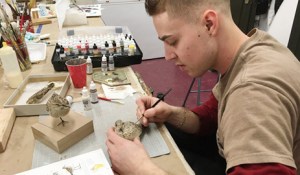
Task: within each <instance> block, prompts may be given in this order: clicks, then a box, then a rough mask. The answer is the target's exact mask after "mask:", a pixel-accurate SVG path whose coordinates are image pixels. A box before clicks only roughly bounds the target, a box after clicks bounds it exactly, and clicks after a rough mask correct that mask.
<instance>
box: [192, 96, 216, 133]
mask: <svg viewBox="0 0 300 175" xmlns="http://www.w3.org/2000/svg"><path fill="white" fill-rule="evenodd" d="M192 111H193V112H194V113H195V114H197V115H198V116H199V119H200V122H201V127H200V130H199V132H198V133H199V135H201V136H204V135H209V134H212V133H214V132H216V130H217V127H218V101H217V99H216V98H215V96H214V95H213V93H211V95H210V98H209V99H208V100H207V101H206V102H205V103H203V104H202V105H201V106H197V107H196V108H194V109H192Z"/></svg>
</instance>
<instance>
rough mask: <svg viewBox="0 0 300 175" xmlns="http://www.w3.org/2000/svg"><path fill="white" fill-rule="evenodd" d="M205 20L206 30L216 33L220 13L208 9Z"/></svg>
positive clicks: (204, 15)
mask: <svg viewBox="0 0 300 175" xmlns="http://www.w3.org/2000/svg"><path fill="white" fill-rule="evenodd" d="M203 20H204V21H203V22H204V24H205V27H206V31H207V32H208V34H209V35H210V36H211V35H214V34H215V33H216V31H217V28H218V25H219V23H218V15H217V13H216V11H213V10H206V11H205V12H204V13H203Z"/></svg>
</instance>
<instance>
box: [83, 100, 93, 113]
mask: <svg viewBox="0 0 300 175" xmlns="http://www.w3.org/2000/svg"><path fill="white" fill-rule="evenodd" d="M82 103H83V107H84V110H85V111H89V110H91V109H92V104H91V101H90V99H89V98H86V99H82Z"/></svg>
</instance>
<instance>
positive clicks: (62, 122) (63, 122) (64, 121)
mask: <svg viewBox="0 0 300 175" xmlns="http://www.w3.org/2000/svg"><path fill="white" fill-rule="evenodd" d="M59 119H60V121H61V122H59V123H58V124H57V126H59V125H60V124H62V126H65V123H67V122H68V121H66V120H63V119H62V118H61V117H59Z"/></svg>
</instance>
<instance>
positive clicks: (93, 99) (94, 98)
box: [90, 81, 99, 104]
mask: <svg viewBox="0 0 300 175" xmlns="http://www.w3.org/2000/svg"><path fill="white" fill-rule="evenodd" d="M90 96H91V103H93V104H95V103H98V101H99V100H98V93H97V88H96V84H95V83H94V82H93V81H91V84H90Z"/></svg>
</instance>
